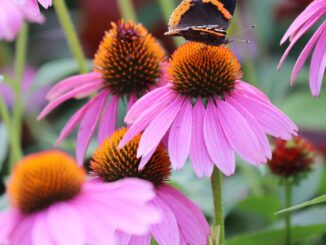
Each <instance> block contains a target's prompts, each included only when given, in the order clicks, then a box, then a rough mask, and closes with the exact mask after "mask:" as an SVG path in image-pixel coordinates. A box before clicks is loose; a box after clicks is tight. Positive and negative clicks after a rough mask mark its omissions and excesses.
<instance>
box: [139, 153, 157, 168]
mask: <svg viewBox="0 0 326 245" xmlns="http://www.w3.org/2000/svg"><path fill="white" fill-rule="evenodd" d="M155 151H156V149H155V148H153V150H151V151H150V152H149V153H148V154H147V155H144V156H142V157H141V160H140V163H139V166H138V170H143V169H144V167H145V166H146V164H147V163H148V161H149V160H151V158H152V156H153V154H154V153H155Z"/></svg>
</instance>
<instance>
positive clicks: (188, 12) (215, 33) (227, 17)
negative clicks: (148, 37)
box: [165, 0, 236, 45]
mask: <svg viewBox="0 0 326 245" xmlns="http://www.w3.org/2000/svg"><path fill="white" fill-rule="evenodd" d="M235 5H236V0H183V1H182V2H181V4H180V5H179V6H178V7H177V8H176V9H175V11H174V12H173V14H172V16H171V19H170V22H169V31H168V32H167V33H165V34H166V35H169V36H183V37H184V38H185V39H186V40H189V41H195V42H202V43H206V44H209V45H221V44H226V43H228V42H229V40H228V39H227V37H226V30H227V29H228V27H229V25H230V23H231V19H232V16H233V13H234V10H235Z"/></svg>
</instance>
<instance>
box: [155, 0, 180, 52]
mask: <svg viewBox="0 0 326 245" xmlns="http://www.w3.org/2000/svg"><path fill="white" fill-rule="evenodd" d="M158 1H159V3H160V5H161V9H162V12H163V16H164V19H165V21H166V25H168V23H169V22H170V17H171V15H172V13H173V11H174V9H175V7H176V6H175V1H173V0H158ZM173 41H174V43H175V45H176V46H180V45H181V44H183V43H184V40H183V39H182V38H173Z"/></svg>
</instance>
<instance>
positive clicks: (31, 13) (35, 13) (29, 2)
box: [10, 0, 52, 20]
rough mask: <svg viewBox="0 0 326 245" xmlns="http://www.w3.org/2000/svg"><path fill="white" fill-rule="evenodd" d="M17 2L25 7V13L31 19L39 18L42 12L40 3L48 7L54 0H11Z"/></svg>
mask: <svg viewBox="0 0 326 245" xmlns="http://www.w3.org/2000/svg"><path fill="white" fill-rule="evenodd" d="M10 1H12V2H15V4H17V5H20V6H22V7H23V8H24V9H25V13H26V14H27V16H28V17H29V18H30V19H34V20H37V19H39V18H40V17H41V16H42V14H41V11H40V8H39V6H38V5H39V4H40V5H41V6H42V7H43V8H45V9H48V8H49V7H51V6H52V0H10Z"/></svg>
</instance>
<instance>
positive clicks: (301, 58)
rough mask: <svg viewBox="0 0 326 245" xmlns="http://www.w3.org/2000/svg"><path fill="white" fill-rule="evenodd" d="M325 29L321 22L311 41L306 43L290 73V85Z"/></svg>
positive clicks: (325, 26)
mask: <svg viewBox="0 0 326 245" xmlns="http://www.w3.org/2000/svg"><path fill="white" fill-rule="evenodd" d="M325 28H326V21H324V22H323V24H322V25H321V26H320V27H319V28H318V30H317V31H316V32H315V33H314V35H313V36H312V37H311V39H310V40H309V42H308V43H307V45H306V46H305V48H304V49H303V50H302V52H301V54H300V56H299V58H298V59H297V61H296V63H295V65H294V68H293V71H292V75H291V84H293V83H294V81H295V80H296V78H297V77H298V75H299V72H300V71H301V69H302V67H303V65H304V63H305V62H306V60H307V58H308V56H309V54H310V53H311V51H312V49H313V48H314V47H315V44H316V43H317V41H318V39H319V37H320V35H321V33H322V32H323V30H324V29H325Z"/></svg>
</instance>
